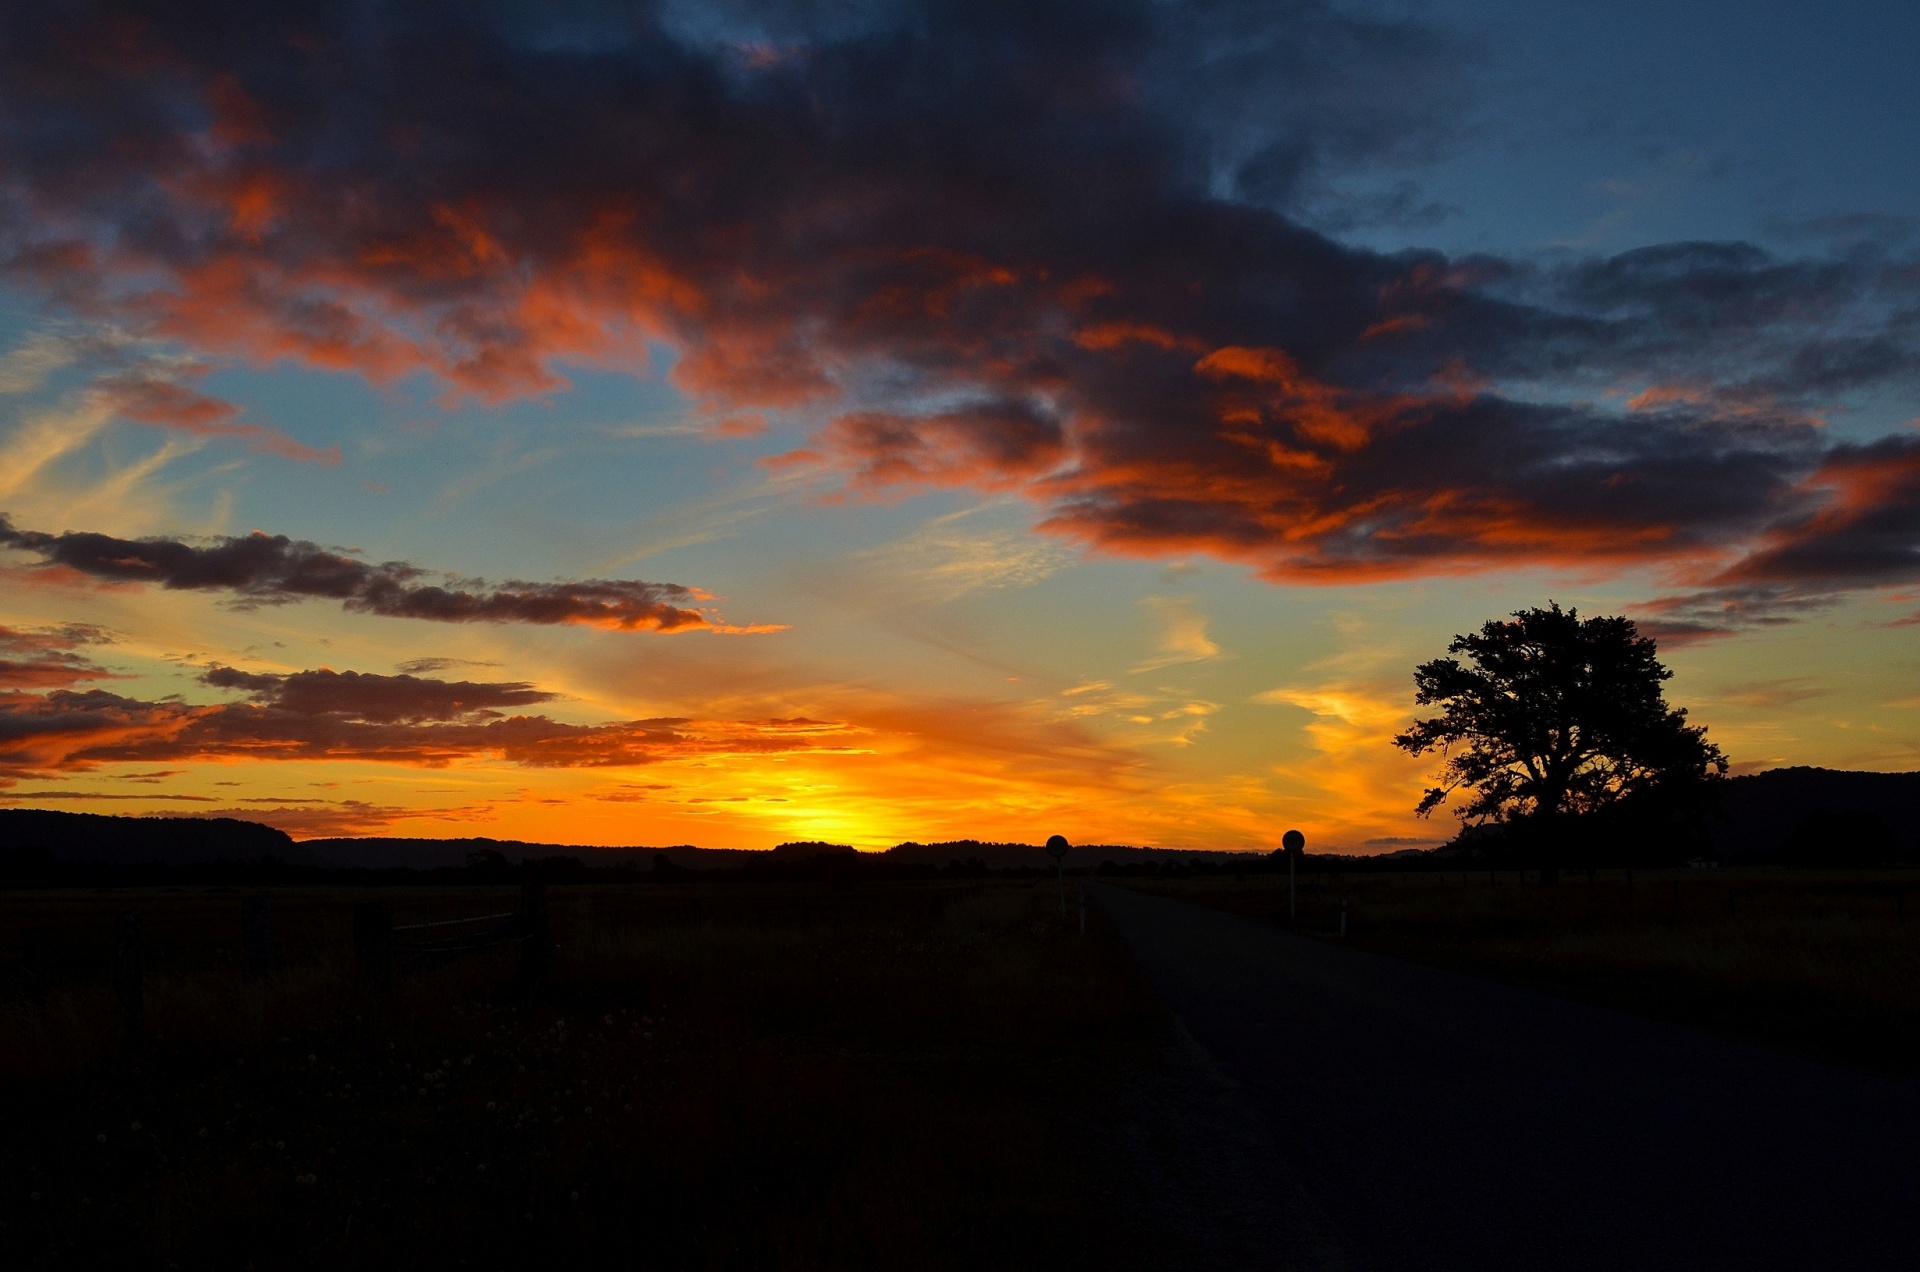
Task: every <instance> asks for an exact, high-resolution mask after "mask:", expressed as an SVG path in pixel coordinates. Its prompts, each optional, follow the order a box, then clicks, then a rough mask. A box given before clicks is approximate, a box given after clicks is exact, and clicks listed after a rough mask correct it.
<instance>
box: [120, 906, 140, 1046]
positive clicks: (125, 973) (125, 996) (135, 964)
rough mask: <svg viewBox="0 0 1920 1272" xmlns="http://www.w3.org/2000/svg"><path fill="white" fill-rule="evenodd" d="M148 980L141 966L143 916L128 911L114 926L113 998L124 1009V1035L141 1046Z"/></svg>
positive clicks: (122, 1035) (122, 1016)
mask: <svg viewBox="0 0 1920 1272" xmlns="http://www.w3.org/2000/svg"><path fill="white" fill-rule="evenodd" d="M145 990H146V978H145V972H144V969H143V968H142V967H141V965H140V916H139V915H137V914H135V913H134V912H133V911H131V910H128V911H125V912H124V913H122V914H121V915H120V917H119V918H118V919H116V920H115V921H114V925H113V997H114V1000H115V1001H116V1002H117V1003H118V1004H119V1007H120V1036H121V1038H122V1039H123V1040H124V1041H125V1043H126V1045H127V1046H128V1047H136V1046H138V1045H140V1039H141V1033H142V1028H143V1026H144V1025H145V1023H146V1021H145V1018H144V1017H145V1005H146V1002H145V1000H146V993H145Z"/></svg>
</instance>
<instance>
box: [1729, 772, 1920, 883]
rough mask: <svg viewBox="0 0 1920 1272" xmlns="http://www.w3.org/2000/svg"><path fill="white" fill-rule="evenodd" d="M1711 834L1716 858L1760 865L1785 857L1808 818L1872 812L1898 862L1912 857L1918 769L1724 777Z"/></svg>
mask: <svg viewBox="0 0 1920 1272" xmlns="http://www.w3.org/2000/svg"><path fill="white" fill-rule="evenodd" d="M1720 810H1721V815H1720V816H1719V817H1718V818H1715V819H1714V822H1713V826H1712V834H1713V840H1714V847H1715V848H1716V850H1717V851H1718V854H1719V857H1720V860H1722V861H1725V862H1728V863H1739V864H1743V865H1768V864H1773V863H1776V862H1779V861H1781V860H1783V858H1784V857H1785V856H1786V855H1787V851H1788V848H1789V845H1790V844H1791V843H1792V842H1793V841H1794V839H1795V836H1796V835H1799V834H1801V833H1802V832H1803V831H1805V830H1806V829H1807V827H1808V823H1809V821H1810V820H1811V819H1814V818H1817V817H1821V816H1823V815H1825V816H1832V815H1852V816H1854V817H1866V818H1878V819H1879V820H1880V821H1881V822H1884V823H1885V825H1886V829H1887V830H1888V831H1890V832H1892V837H1893V845H1894V848H1895V851H1896V853H1897V855H1898V857H1899V859H1901V860H1905V861H1914V860H1920V773H1868V772H1850V771H1847V770H1844V769H1823V768H1809V767H1806V766H1804V765H1801V766H1795V767H1792V768H1777V769H1768V770H1766V771H1765V772H1763V773H1752V774H1749V775H1747V776H1745V777H1736V778H1732V779H1730V780H1729V781H1728V782H1727V784H1726V788H1725V790H1724V792H1723V793H1722V795H1721V799H1720Z"/></svg>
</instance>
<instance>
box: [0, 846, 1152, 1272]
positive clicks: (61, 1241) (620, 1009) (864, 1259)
mask: <svg viewBox="0 0 1920 1272" xmlns="http://www.w3.org/2000/svg"><path fill="white" fill-rule="evenodd" d="M271 897H272V906H273V922H274V939H275V944H276V947H277V948H276V966H275V968H274V970H273V971H272V973H271V974H270V975H267V976H265V977H264V978H250V977H249V976H248V975H247V974H246V971H245V969H244V966H243V959H242V955H241V902H242V892H241V890H234V889H219V888H178V889H159V888H151V889H122V890H111V889H94V890H79V889H74V890H58V891H55V890H48V891H14V892H7V893H0V934H4V937H3V938H0V948H3V949H4V955H5V959H6V962H5V964H4V967H3V969H0V975H3V976H4V977H5V980H4V983H3V984H0V1037H4V1038H5V1039H6V1044H5V1046H4V1049H0V1072H4V1087H3V1093H0V1120H3V1121H4V1124H5V1125H6V1126H7V1128H8V1130H7V1134H6V1136H5V1137H4V1140H0V1222H4V1224H5V1231H4V1234H3V1235H0V1240H3V1241H4V1244H5V1246H6V1247H7V1248H8V1249H9V1251H10V1260H9V1261H10V1262H11V1264H12V1266H16V1267H20V1266H60V1267H78V1266H86V1265H92V1266H113V1265H120V1266H130V1265H134V1266H156V1267H158V1266H178V1267H254V1268H269V1267H320V1266H325V1267H351V1266H392V1265H396V1264H400V1263H407V1264H412V1265H418V1266H424V1267H460V1266H467V1267H517V1266H544V1265H549V1264H555V1263H563V1264H573V1265H582V1264H584V1265H587V1266H600V1265H605V1264H616V1263H617V1264H618V1265H619V1266H623V1267H673V1268H694V1267H712V1268H725V1267H753V1268H782V1267H795V1268H799V1267H835V1268H863V1267H876V1268H878V1267H893V1268H899V1267H916V1268H937V1267H1011V1266H1041V1265H1044V1266H1048V1267H1090V1266H1100V1267H1127V1266H1152V1265H1154V1263H1155V1261H1156V1259H1158V1258H1161V1257H1164V1254H1165V1251H1164V1250H1160V1251H1159V1253H1158V1254H1156V1253H1155V1251H1156V1248H1157V1247H1156V1246H1155V1242H1156V1240H1157V1239H1158V1238H1157V1237H1156V1235H1155V1233H1154V1231H1152V1223H1151V1221H1150V1220H1149V1219H1147V1218H1145V1217H1143V1216H1145V1215H1146V1214H1147V1213H1148V1211H1149V1210H1150V1207H1149V1206H1148V1205H1146V1204H1145V1203H1146V1201H1147V1198H1145V1197H1144V1196H1143V1195H1141V1193H1140V1185H1139V1183H1138V1182H1137V1172H1135V1171H1133V1170H1132V1169H1131V1168H1130V1167H1129V1166H1128V1165H1127V1164H1126V1163H1125V1162H1124V1161H1123V1160H1122V1158H1124V1156H1125V1155H1124V1153H1116V1152H1115V1144H1114V1142H1113V1141H1112V1139H1111V1138H1110V1134H1111V1132H1112V1129H1113V1125H1112V1124H1113V1117H1112V1109H1113V1106H1114V1102H1115V1101H1116V1099H1118V1097H1119V1093H1120V1091H1121V1089H1122V1087H1123V1086H1124V1085H1125V1084H1126V1083H1127V1082H1128V1081H1130V1080H1132V1079H1131V1078H1130V1077H1129V1075H1130V1074H1137V1073H1138V1072H1141V1071H1142V1070H1143V1069H1144V1068H1148V1067H1151V1065H1152V1064H1153V1063H1154V1057H1155V1056H1156V1054H1158V1051H1157V1049H1158V1048H1160V1047H1161V1046H1162V1045H1163V1043H1164V1042H1165V1036H1166V1035H1165V1030H1166V1025H1165V1016H1164V1013H1163V1012H1161V1011H1160V1010H1159V1009H1158V1008H1157V1007H1156V1006H1155V1004H1154V1002H1153V1001H1152V999H1151V997H1150V995H1149V994H1148V992H1147V991H1146V990H1145V989H1144V987H1143V984H1142V982H1141V981H1140V979H1139V978H1138V976H1137V974H1136V973H1135V971H1134V969H1133V967H1132V965H1131V963H1130V961H1129V960H1128V958H1127V956H1126V953H1125V951H1124V949H1123V948H1121V947H1120V946H1119V945H1118V943H1117V941H1116V939H1115V938H1114V937H1113V936H1112V934H1111V933H1110V932H1109V931H1108V930H1107V929H1106V928H1105V927H1104V925H1103V924H1102V923H1101V922H1100V920H1099V917H1098V916H1097V915H1096V916H1094V919H1093V922H1092V924H1091V930H1090V932H1089V933H1088V934H1086V935H1084V936H1083V935H1082V934H1081V933H1080V932H1079V931H1078V928H1077V926H1070V925H1065V924H1063V923H1062V922H1061V921H1060V918H1059V915H1058V911H1057V908H1056V907H1057V902H1056V900H1055V894H1054V889H1053V887H1052V885H1051V883H1048V884H1047V885H1045V886H1036V885H1035V884H1034V883H1033V882H1031V881H1026V880H1020V881H1011V880H984V881H968V882H945V881H942V882H924V883H922V882H914V883H882V884H864V883H863V884H857V885H849V884H845V883H842V884H839V885H825V884H812V883H781V884H742V883H732V884H718V885H716V884H711V883H699V882H682V883H673V884H654V885H632V886H580V887H555V888H554V889H552V892H551V895H550V914H551V924H552V935H553V940H554V943H555V946H556V949H555V952H554V961H553V967H552V971H551V974H550V976H549V977H548V979H547V981H546V983H545V985H544V986H541V987H529V986H526V985H523V984H522V983H521V981H520V979H519V977H518V975H517V970H516V966H515V962H516V950H515V949H514V948H513V947H511V946H507V947H503V948H500V949H495V950H489V951H483V952H480V953H475V954H471V955H468V956H466V957H464V958H461V959H459V960H457V961H454V962H451V963H449V964H446V965H444V966H440V967H437V968H430V969H425V970H418V971H409V970H408V968H407V966H406V964H405V962H404V961H399V960H397V961H396V963H395V966H394V974H393V977H392V980H391V984H390V989H389V990H388V991H387V992H385V993H384V994H382V993H380V992H378V991H377V990H375V989H373V988H370V987H368V986H367V985H364V984H361V983H358V982H357V980H356V974H355V968H354V942H353V908H354V906H355V905H356V904H359V903H363V902H367V901H369V900H378V901H382V902H386V903H389V904H390V905H391V906H392V907H393V912H394V918H395V922H396V923H401V924H407V923H419V922H427V921H434V920H442V919H447V918H456V917H461V916H466V915H474V914H486V913H493V912H497V911H506V910H511V909H512V908H513V905H514V900H515V890H514V889H511V888H485V887H393V888H333V887H288V888H279V889H274V890H272V891H271ZM124 911H132V912H135V913H137V914H138V915H139V916H140V922H141V928H142V938H143V943H144V949H145V965H146V971H145V982H144V992H145V1010H144V1021H145V1038H144V1040H143V1041H142V1042H141V1043H139V1044H138V1045H137V1046H129V1045H127V1044H126V1043H125V1041H124V1040H123V1039H122V1038H121V1037H120V1025H119V1023H118V1020H117V1016H116V1007H115V999H114V995H113V992H112V989H111V988H110V975H111V969H110V967H109V962H110V955H111V947H112V932H113V928H114V923H115V919H116V916H117V915H118V914H120V913H121V912H124ZM29 949H35V950H37V952H36V953H34V954H32V956H31V958H29V956H28V954H27V953H26V951H28V950H29ZM35 977H38V978H40V984H39V985H38V986H36V985H34V984H31V983H29V982H31V981H32V980H33V978H35ZM36 998H38V999H40V1000H41V1002H36V1001H35V1000H36ZM42 1003H43V1005H42Z"/></svg>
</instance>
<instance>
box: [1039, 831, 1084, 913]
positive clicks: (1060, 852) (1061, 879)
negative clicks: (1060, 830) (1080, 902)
mask: <svg viewBox="0 0 1920 1272" xmlns="http://www.w3.org/2000/svg"><path fill="white" fill-rule="evenodd" d="M1047 856H1049V857H1052V858H1053V877H1054V880H1055V882H1057V883H1058V884H1059V885H1060V921H1061V922H1062V923H1065V922H1066V921H1067V840H1066V837H1065V836H1064V835H1055V836H1054V837H1053V838H1051V839H1049V840H1047ZM1084 926H1085V925H1084V923H1083V924H1082V927H1083V929H1084Z"/></svg>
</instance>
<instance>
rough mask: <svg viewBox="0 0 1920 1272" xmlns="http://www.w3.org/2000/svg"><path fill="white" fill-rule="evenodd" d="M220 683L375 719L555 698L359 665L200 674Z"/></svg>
mask: <svg viewBox="0 0 1920 1272" xmlns="http://www.w3.org/2000/svg"><path fill="white" fill-rule="evenodd" d="M201 679H202V680H204V681H205V682H206V683H207V684H210V685H212V686H214V687H215V688H216V689H239V690H242V691H244V692H245V693H247V694H248V695H249V696H250V697H251V698H252V699H253V700H254V701H255V702H258V703H261V704H262V705H265V706H270V707H274V708H276V709H278V710H281V711H287V712H291V713H292V714H294V715H303V716H317V715H329V714H335V713H338V714H342V715H348V716H352V717H353V718H355V719H359V720H366V721H369V722H372V723H378V724H389V723H392V722H394V721H407V722H410V723H411V722H418V721H422V720H456V719H459V718H461V717H463V716H471V715H475V714H479V713H483V712H484V713H492V714H498V713H499V709H500V708H502V707H525V706H532V705H533V704H535V703H540V702H551V701H552V700H553V697H554V695H552V694H550V693H546V692H544V691H542V690H539V689H535V688H534V687H533V686H532V685H530V684H528V683H526V682H525V681H517V680H516V681H500V682H481V683H475V682H474V681H470V680H432V679H427V678H423V677H420V676H408V675H400V676H380V675H369V674H366V673H363V672H358V671H332V670H330V669H328V668H324V667H323V668H321V669H319V670H317V671H298V672H294V673H293V674H291V675H273V674H268V673H259V672H246V671H237V670H235V669H234V668H232V667H215V668H213V669H211V670H210V671H208V672H207V673H206V675H204V676H202V677H201Z"/></svg>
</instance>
